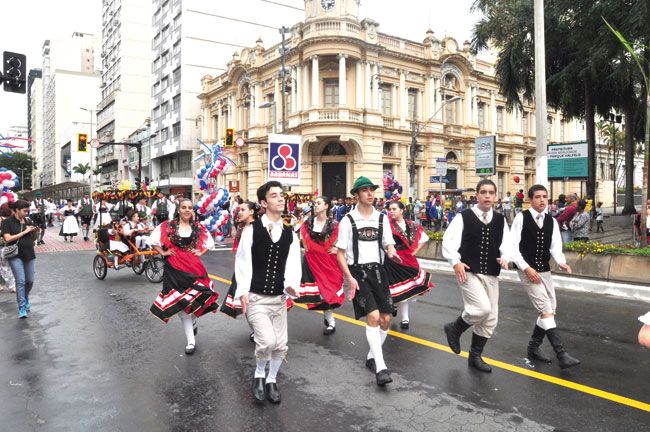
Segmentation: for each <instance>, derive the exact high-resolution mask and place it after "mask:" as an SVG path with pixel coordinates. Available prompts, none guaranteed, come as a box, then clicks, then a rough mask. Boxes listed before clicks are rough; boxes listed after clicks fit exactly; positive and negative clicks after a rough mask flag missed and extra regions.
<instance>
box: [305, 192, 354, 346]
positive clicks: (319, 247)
mask: <svg viewBox="0 0 650 432" xmlns="http://www.w3.org/2000/svg"><path fill="white" fill-rule="evenodd" d="M329 206H330V200H329V198H327V197H318V198H316V201H315V202H314V207H313V209H312V216H311V217H310V218H308V219H307V221H306V222H305V223H303V224H302V226H301V228H300V237H301V239H302V242H303V246H304V248H305V255H304V256H303V259H302V281H301V283H300V297H299V298H298V299H297V300H296V302H298V303H306V304H307V307H308V308H309V309H313V310H322V311H324V312H323V313H324V315H325V320H324V324H325V330H323V334H324V335H326V336H327V335H331V334H332V333H334V332H335V331H336V321H335V320H334V315H333V313H332V309H336V308H338V307H339V306H341V305H342V304H343V301H344V300H345V291H343V272H342V271H341V268H340V267H339V265H338V261H337V260H336V252H337V251H336V247H334V243H335V242H336V239H337V238H338V223H337V222H336V221H335V220H333V219H329V218H328V217H327V214H328V212H329Z"/></svg>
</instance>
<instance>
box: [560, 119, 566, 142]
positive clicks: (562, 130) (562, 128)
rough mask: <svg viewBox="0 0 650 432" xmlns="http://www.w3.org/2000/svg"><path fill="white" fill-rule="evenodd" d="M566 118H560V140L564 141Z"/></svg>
mask: <svg viewBox="0 0 650 432" xmlns="http://www.w3.org/2000/svg"><path fill="white" fill-rule="evenodd" d="M564 127H565V123H564V119H562V120H560V142H564Z"/></svg>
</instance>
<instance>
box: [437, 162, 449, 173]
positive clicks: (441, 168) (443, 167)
mask: <svg viewBox="0 0 650 432" xmlns="http://www.w3.org/2000/svg"><path fill="white" fill-rule="evenodd" d="M436 174H438V175H442V176H443V175H446V174H447V158H437V159H436Z"/></svg>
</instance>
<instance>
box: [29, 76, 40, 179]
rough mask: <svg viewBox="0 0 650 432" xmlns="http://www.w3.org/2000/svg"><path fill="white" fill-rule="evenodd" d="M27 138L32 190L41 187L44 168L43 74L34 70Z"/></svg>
mask: <svg viewBox="0 0 650 432" xmlns="http://www.w3.org/2000/svg"><path fill="white" fill-rule="evenodd" d="M27 136H28V137H29V139H30V140H31V141H30V144H31V156H32V175H31V179H32V189H38V188H40V187H41V176H40V172H41V169H42V167H43V74H42V71H41V69H32V70H30V71H29V75H28V76H27Z"/></svg>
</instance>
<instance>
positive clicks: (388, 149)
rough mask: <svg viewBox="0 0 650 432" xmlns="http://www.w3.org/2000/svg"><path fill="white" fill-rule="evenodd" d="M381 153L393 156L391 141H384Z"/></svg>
mask: <svg viewBox="0 0 650 432" xmlns="http://www.w3.org/2000/svg"><path fill="white" fill-rule="evenodd" d="M383 153H384V156H393V143H389V142H385V143H384V149H383Z"/></svg>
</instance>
